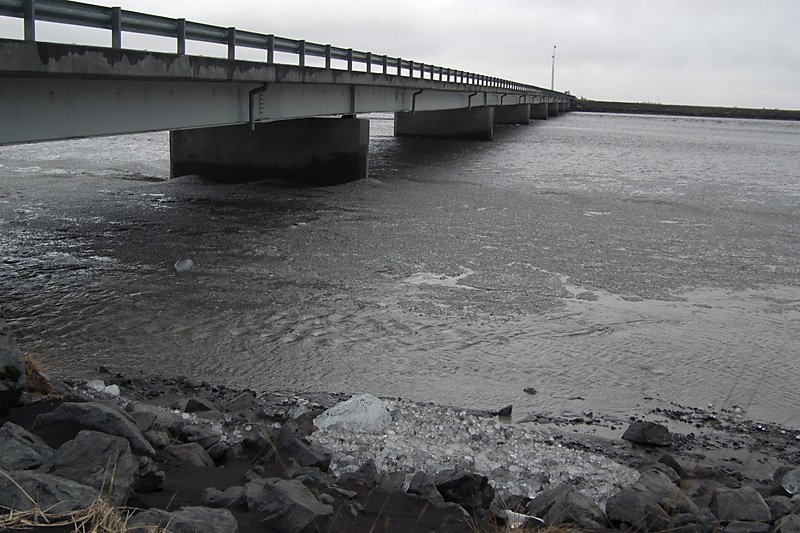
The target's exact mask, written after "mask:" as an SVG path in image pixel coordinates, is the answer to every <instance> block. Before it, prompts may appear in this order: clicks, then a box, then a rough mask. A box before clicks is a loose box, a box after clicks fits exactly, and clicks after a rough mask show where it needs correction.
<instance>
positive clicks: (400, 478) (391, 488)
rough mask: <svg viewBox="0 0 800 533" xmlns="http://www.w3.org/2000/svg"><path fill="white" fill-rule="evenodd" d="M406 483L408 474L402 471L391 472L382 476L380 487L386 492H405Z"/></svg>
mask: <svg viewBox="0 0 800 533" xmlns="http://www.w3.org/2000/svg"><path fill="white" fill-rule="evenodd" d="M405 482H406V473H405V472H402V471H396V472H389V473H387V474H383V475H382V476H380V482H379V483H378V486H379V487H380V488H381V490H385V491H386V492H403V485H405Z"/></svg>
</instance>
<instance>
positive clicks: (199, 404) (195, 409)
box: [183, 396, 217, 413]
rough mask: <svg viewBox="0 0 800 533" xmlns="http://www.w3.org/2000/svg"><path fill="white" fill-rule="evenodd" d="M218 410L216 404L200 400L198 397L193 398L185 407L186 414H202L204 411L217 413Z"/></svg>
mask: <svg viewBox="0 0 800 533" xmlns="http://www.w3.org/2000/svg"><path fill="white" fill-rule="evenodd" d="M216 410H217V408H216V407H214V404H212V403H211V402H209V401H208V400H204V399H203V398H198V397H197V396H193V397H191V398H189V399H188V400H187V401H186V407H184V409H183V412H184V413H200V412H203V411H216Z"/></svg>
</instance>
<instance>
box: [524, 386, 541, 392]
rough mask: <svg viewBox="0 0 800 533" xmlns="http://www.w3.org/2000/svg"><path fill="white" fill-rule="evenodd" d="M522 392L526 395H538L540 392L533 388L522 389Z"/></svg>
mask: <svg viewBox="0 0 800 533" xmlns="http://www.w3.org/2000/svg"><path fill="white" fill-rule="evenodd" d="M522 392H524V393H526V394H536V393H537V392H539V391H537V390H536V389H534V388H533V387H525V388H524V389H522Z"/></svg>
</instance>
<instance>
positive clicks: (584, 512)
mask: <svg viewBox="0 0 800 533" xmlns="http://www.w3.org/2000/svg"><path fill="white" fill-rule="evenodd" d="M526 514H529V515H531V516H536V517H539V518H541V519H542V520H544V522H545V524H546V525H548V526H559V525H561V524H575V525H577V526H578V527H581V528H585V529H602V528H604V527H605V523H606V517H605V515H604V514H603V511H602V510H601V509H600V508H599V507H597V505H596V504H595V503H594V502H593V501H591V500H590V499H589V498H587V497H586V496H584V495H583V494H581V493H580V492H579V491H578V489H576V488H575V487H573V486H572V485H559V486H558V487H555V488H553V489H550V490H547V491H545V492H543V493H541V494H540V495H538V496H537V497H536V498H534V499H533V500H532V501H531V502H530V503H528V507H527V513H526Z"/></svg>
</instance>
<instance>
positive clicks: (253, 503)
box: [244, 478, 333, 533]
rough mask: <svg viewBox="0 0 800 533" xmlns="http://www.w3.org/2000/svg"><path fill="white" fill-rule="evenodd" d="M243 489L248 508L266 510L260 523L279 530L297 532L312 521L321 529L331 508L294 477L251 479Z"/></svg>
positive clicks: (290, 532) (331, 510) (331, 511)
mask: <svg viewBox="0 0 800 533" xmlns="http://www.w3.org/2000/svg"><path fill="white" fill-rule="evenodd" d="M244 490H245V494H244V500H245V503H246V505H247V508H248V509H250V510H251V511H252V510H253V509H258V510H259V511H260V512H265V513H268V514H269V516H268V517H267V518H265V519H264V520H262V523H263V524H264V525H266V526H268V527H271V528H273V529H275V530H277V531H281V532H282V533H299V532H300V531H303V530H304V529H305V528H307V527H309V526H310V525H311V524H312V523H313V524H315V526H316V528H317V529H322V526H324V525H325V524H324V522H325V521H326V520H327V517H328V516H330V515H332V514H333V507H331V506H330V505H325V504H323V503H320V501H319V500H317V498H316V497H314V494H312V493H311V491H310V490H308V488H307V487H306V486H305V485H303V484H302V483H300V482H299V481H296V480H284V479H278V478H272V479H265V480H261V481H251V482H250V483H248V484H247V485H246V486H245V489H244Z"/></svg>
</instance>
